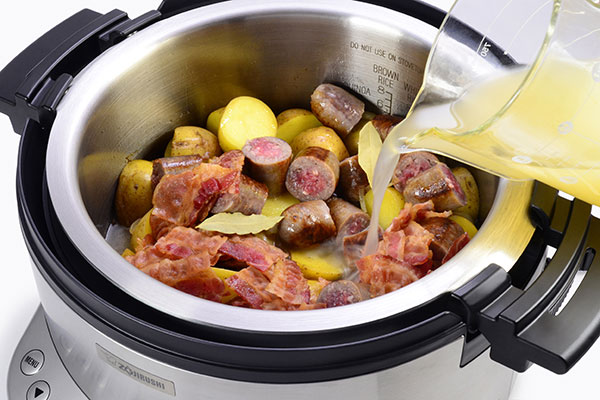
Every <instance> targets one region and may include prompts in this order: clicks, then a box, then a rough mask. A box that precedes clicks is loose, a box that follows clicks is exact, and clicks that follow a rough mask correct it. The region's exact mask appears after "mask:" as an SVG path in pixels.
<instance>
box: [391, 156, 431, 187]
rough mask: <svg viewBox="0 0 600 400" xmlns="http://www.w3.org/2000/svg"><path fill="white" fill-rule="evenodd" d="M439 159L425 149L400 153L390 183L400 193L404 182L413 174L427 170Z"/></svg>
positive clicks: (412, 176) (413, 175)
mask: <svg viewBox="0 0 600 400" xmlns="http://www.w3.org/2000/svg"><path fill="white" fill-rule="evenodd" d="M439 162H440V161H439V160H438V158H437V157H436V156H435V155H433V154H431V153H428V152H426V151H415V152H414V153H407V154H402V156H400V159H399V160H398V164H396V168H395V169H394V175H393V176H392V185H393V186H394V188H395V189H396V190H397V191H399V192H400V193H402V191H404V187H405V186H406V183H407V182H408V181H409V180H411V179H412V178H414V177H415V176H417V175H419V174H421V173H423V172H425V171H427V170H428V169H429V168H431V167H433V166H435V165H436V164H438V163H439Z"/></svg>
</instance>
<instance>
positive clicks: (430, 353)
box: [0, 0, 600, 400]
mask: <svg viewBox="0 0 600 400" xmlns="http://www.w3.org/2000/svg"><path fill="white" fill-rule="evenodd" d="M444 17H445V15H444V13H443V12H441V11H440V10H438V9H436V8H434V7H431V6H429V5H427V4H425V3H422V2H420V1H416V0H403V1H401V2H400V1H392V0H388V1H385V0H382V1H373V2H371V3H366V2H355V1H345V0H343V1H319V0H304V1H302V2H297V1H287V0H285V1H276V0H264V1H250V0H232V1H226V2H202V1H194V0H165V1H164V2H163V4H162V5H161V6H160V7H159V8H158V10H154V11H150V12H148V13H146V14H144V15H142V16H140V17H139V18H136V19H129V18H128V17H127V15H126V14H125V13H123V12H122V11H119V10H114V11H112V12H109V13H108V14H105V15H101V14H99V13H96V12H93V11H90V10H83V11H81V12H79V13H77V14H76V15H74V16H73V17H71V18H69V19H67V20H66V21H64V22H63V23H61V24H59V25H57V26H56V27H55V28H54V29H52V30H51V31H49V32H48V33H47V34H46V35H45V36H43V37H41V38H40V39H39V40H38V41H36V42H35V43H33V44H32V45H31V46H30V47H29V48H27V49H26V50H25V51H24V52H23V53H22V54H20V55H19V56H17V57H16V58H15V59H14V60H13V61H12V62H11V63H10V64H9V65H8V66H7V67H6V68H5V69H4V70H3V71H1V72H0V111H2V112H3V113H6V114H8V115H9V116H10V118H11V121H12V123H13V126H14V129H15V131H16V132H17V133H18V134H20V135H21V146H20V150H19V162H18V163H19V164H18V173H17V195H18V202H19V214H20V220H21V224H22V228H23V229H22V230H23V234H24V237H25V240H26V243H27V246H28V249H29V252H30V254H31V258H32V261H33V270H34V273H35V278H36V282H37V286H38V290H39V293H40V297H41V300H42V306H43V309H41V310H40V311H39V312H38V314H36V316H35V317H34V319H33V321H32V323H31V327H30V329H29V330H28V333H27V334H26V335H25V336H24V337H23V339H22V341H21V343H20V345H19V347H18V348H17V350H16V352H15V355H14V358H13V360H12V362H11V366H10V376H9V382H8V389H9V398H10V399H11V400H12V399H19V398H23V396H24V393H27V394H28V395H29V393H30V392H31V393H32V396H34V397H31V398H37V399H40V398H44V397H41V396H45V395H49V396H50V398H56V399H75V400H76V399H86V398H89V399H94V400H95V399H116V398H120V399H142V398H143V399H161V400H162V399H173V398H179V399H192V398H193V399H222V398H233V399H264V398H281V399H290V400H291V399H306V398H315V399H323V398H333V399H344V400H350V399H411V400H414V399H455V398H461V399H464V400H467V399H477V400H483V399H506V398H507V397H508V394H509V391H510V388H511V381H512V379H513V376H514V371H524V370H526V369H527V368H528V367H529V366H530V365H531V364H532V363H536V364H538V365H541V366H543V367H545V368H548V369H550V370H552V371H554V372H557V373H565V372H567V371H568V370H569V368H571V367H572V366H573V364H574V363H576V362H577V360H578V359H579V358H580V357H581V356H582V355H583V354H584V353H585V351H587V349H589V347H590V346H591V345H592V343H593V342H594V341H595V340H596V338H597V337H598V334H599V328H600V313H599V312H600V302H598V301H596V296H597V293H598V292H599V291H600V277H599V276H597V275H598V274H599V273H600V266H597V265H596V264H598V260H597V259H596V258H595V254H596V250H595V249H596V248H599V240H600V222H599V221H598V220H597V219H595V218H594V217H592V216H591V207H590V205H588V204H585V203H583V202H581V201H578V200H574V201H569V200H567V199H565V198H563V197H560V196H558V195H557V192H556V191H555V190H554V189H552V188H549V187H546V186H544V185H541V184H534V183H533V182H509V181H506V180H503V179H498V178H496V177H494V176H491V175H488V174H486V173H483V172H480V171H477V172H476V174H475V175H476V178H477V180H478V184H479V187H480V191H481V202H482V207H481V208H482V210H481V216H480V217H481V218H480V219H481V220H484V222H483V224H482V226H481V228H480V231H479V233H478V234H477V236H476V237H475V238H474V239H473V240H472V241H471V242H470V243H469V244H468V245H467V247H466V248H464V249H463V250H462V251H461V252H460V253H459V254H458V255H456V256H455V257H454V258H453V259H452V260H451V261H449V262H448V263H446V264H444V265H443V266H442V267H441V268H439V269H437V270H436V271H434V272H433V273H431V274H429V275H428V276H426V277H424V278H422V279H421V280H419V281H417V282H415V283H413V284H411V285H409V286H407V287H405V288H403V289H400V290H398V291H396V292H393V293H390V294H387V295H385V296H382V297H378V298H375V299H372V300H368V301H365V302H362V303H357V304H353V305H349V306H343V307H338V308H333V309H322V310H312V311H297V312H281V311H262V310H252V309H244V308H236V307H230V306H226V305H222V304H218V303H214V302H209V301H205V300H203V299H200V298H196V297H193V296H190V295H187V294H185V293H183V292H180V291H177V290H175V289H172V288H170V287H168V286H166V285H163V284H162V283H160V282H158V281H156V280H154V279H152V278H150V277H149V276H147V275H145V274H144V273H142V272H140V271H139V270H137V269H136V268H134V267H132V266H131V265H129V264H128V263H127V262H126V261H125V260H124V259H123V258H122V257H121V256H120V255H119V251H120V250H122V248H119V247H120V246H122V240H121V241H119V239H118V232H114V229H113V228H112V226H111V221H112V220H113V211H112V204H113V194H114V190H115V186H116V182H117V178H118V175H119V173H120V171H121V169H122V168H123V166H124V165H125V163H126V162H127V161H128V160H130V159H132V158H138V157H143V156H145V155H147V154H150V153H151V152H152V149H156V148H157V147H158V146H161V145H164V144H165V143H166V141H167V140H168V132H170V131H172V130H173V129H174V128H175V127H177V126H181V125H188V124H201V123H203V122H204V121H205V119H206V117H207V115H208V113H209V112H211V111H212V110H214V109H216V108H218V107H220V106H222V105H223V104H226V103H227V102H228V101H229V100H230V99H231V98H233V97H235V96H239V95H252V96H255V97H258V98H260V99H262V100H263V101H264V102H265V103H267V104H269V105H270V106H271V107H272V108H273V109H274V111H275V112H279V111H281V110H284V109H286V108H291V107H305V108H306V107H307V106H308V99H309V97H310V93H311V91H312V90H313V88H314V87H316V86H317V85H318V84H320V83H322V82H333V83H337V84H340V85H343V86H344V87H347V88H349V89H351V90H352V91H354V92H355V93H356V94H358V95H360V96H361V97H362V98H363V99H364V100H366V102H367V104H368V108H370V109H371V110H374V111H378V112H383V113H389V114H398V115H403V114H405V113H406V112H407V110H408V108H409V106H410V104H411V102H412V100H413V98H414V96H415V95H416V93H417V91H418V89H419V87H420V83H421V81H422V78H423V71H424V67H425V63H426V60H427V56H428V51H429V49H430V47H431V46H432V43H433V41H434V39H435V36H436V32H437V28H438V26H439V25H440V24H441V23H442V21H443V19H444ZM463 31H464V38H463V42H464V43H465V45H473V46H477V45H478V43H479V41H480V39H481V35H480V34H478V33H477V32H475V31H474V30H472V29H470V28H469V27H468V26H466V25H465V26H464V30H463ZM488 60H489V61H488V62H511V61H510V57H507V56H506V55H504V54H495V55H493V57H488ZM455 61H456V60H455ZM465 68H469V66H465ZM107 238H108V240H107ZM549 247H553V248H555V249H557V250H556V253H555V255H554V257H553V258H552V259H548V258H547V249H548V248H549ZM580 270H588V272H587V275H586V277H585V279H584V280H583V283H582V284H581V285H580V286H579V288H578V290H577V292H576V293H575V295H574V296H573V298H572V299H571V300H570V301H569V302H568V304H567V305H566V306H565V307H564V309H562V310H561V312H560V313H557V311H558V310H559V308H561V306H562V303H563V299H564V297H565V295H566V293H567V291H568V290H569V288H570V286H571V282H572V280H573V277H574V275H575V273H576V272H577V271H580ZM25 371H27V372H28V373H25ZM29 372H31V373H29ZM39 382H43V383H44V384H45V386H43V385H42V386H39V385H41V383H39ZM35 385H38V386H35ZM34 389H35V390H34ZM36 394H37V396H35V395H36ZM28 398H29V397H28Z"/></svg>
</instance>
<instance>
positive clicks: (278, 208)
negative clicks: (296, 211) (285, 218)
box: [261, 192, 300, 217]
mask: <svg viewBox="0 0 600 400" xmlns="http://www.w3.org/2000/svg"><path fill="white" fill-rule="evenodd" d="M298 203H300V200H298V199H297V198H295V197H294V196H292V195H291V194H289V193H288V192H285V193H284V194H281V195H279V196H276V197H269V198H267V201H266V202H265V205H264V206H263V209H262V212H261V214H263V215H266V216H267V217H279V216H280V215H281V213H282V212H283V210H285V209H286V208H288V207H290V206H293V205H294V204H298Z"/></svg>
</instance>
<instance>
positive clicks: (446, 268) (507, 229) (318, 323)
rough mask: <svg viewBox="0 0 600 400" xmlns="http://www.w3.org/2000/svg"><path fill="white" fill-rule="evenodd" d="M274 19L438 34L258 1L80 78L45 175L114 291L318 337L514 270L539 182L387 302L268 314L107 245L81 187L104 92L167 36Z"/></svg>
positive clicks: (198, 19) (147, 35)
mask: <svg viewBox="0 0 600 400" xmlns="http://www.w3.org/2000/svg"><path fill="white" fill-rule="evenodd" d="M267 12H269V13H273V12H292V13H294V12H295V13H297V12H310V13H316V14H334V15H343V16H346V17H349V18H358V19H369V18H368V17H364V16H365V15H373V16H375V15H376V16H377V18H376V22H377V23H378V24H382V25H383V26H386V25H387V26H390V27H395V26H398V25H401V26H403V27H407V26H408V27H410V30H411V33H416V34H418V35H419V36H421V37H423V38H425V40H427V42H430V43H433V39H434V37H435V33H436V31H437V30H436V29H435V28H433V27H431V26H428V25H426V24H425V23H423V22H421V21H419V20H416V19H414V18H412V17H409V16H406V15H403V14H400V13H397V12H395V11H391V10H388V9H386V10H385V12H382V9H381V7H379V6H375V5H370V4H366V3H359V2H354V1H347V5H344V6H340V2H327V3H324V2H322V1H319V0H304V1H303V2H302V3H298V2H295V1H290V0H284V1H275V0H270V1H266V2H261V3H260V4H257V3H256V2H254V1H252V0H234V1H228V2H224V3H218V4H213V5H210V6H205V7H202V8H200V9H195V10H191V11H188V12H185V13H182V14H179V15H176V16H173V17H170V18H168V19H166V20H163V21H160V22H157V23H155V24H154V25H152V26H150V27H148V28H146V29H144V30H143V31H141V32H138V33H137V34H135V35H133V36H132V37H130V38H128V39H127V40H125V41H123V42H122V43H120V44H119V45H117V46H115V47H113V48H111V49H109V50H108V51H106V52H105V53H103V54H102V55H101V56H100V57H98V58H97V59H96V60H95V61H94V62H92V63H91V64H90V65H88V66H87V67H86V68H85V69H84V70H83V71H82V72H81V73H80V74H79V75H78V76H77V77H76V78H75V79H74V81H73V83H72V85H71V87H70V88H69V90H68V92H67V93H66V95H65V96H64V98H63V99H62V101H61V102H60V104H59V105H58V107H57V116H56V120H55V122H54V125H53V127H52V130H51V134H50V139H49V143H48V150H47V159H46V175H47V180H48V188H49V192H50V197H51V199H52V203H53V205H54V208H55V211H56V214H57V216H58V218H59V219H60V221H61V223H62V225H63V228H64V230H65V232H66V233H67V235H68V236H69V238H70V240H71V241H72V243H73V244H74V245H75V247H76V248H77V249H78V250H79V252H81V254H82V255H83V256H84V257H85V258H86V259H87V260H88V261H89V262H90V263H91V264H92V265H93V266H94V267H95V268H96V269H97V270H98V271H99V272H100V273H102V274H103V275H104V276H105V277H106V278H107V279H108V280H109V281H111V282H112V283H113V284H114V285H116V286H117V287H119V288H120V289H121V290H123V291H124V292H126V293H128V294H129V295H131V296H132V297H134V298H136V299H138V300H140V301H142V302H144V303H146V304H148V305H150V306H151V307H153V308H155V309H157V310H160V311H162V312H164V313H167V314H169V315H172V316H175V317H177V318H180V319H182V320H186V321H189V322H193V323H198V324H204V325H211V326H217V327H218V326H222V327H229V328H234V329H241V330H250V331H269V332H306V331H311V332H314V331H323V330H331V329H339V328H346V327H349V326H355V325H360V324H365V323H369V322H372V321H376V320H381V319H384V318H387V317H390V316H392V315H395V314H398V313H401V312H403V311H406V310H408V309H411V308H414V307H417V306H419V305H421V304H423V303H425V302H427V301H429V300H431V299H433V298H436V297H437V296H439V295H441V294H443V293H445V292H448V291H452V290H454V289H456V288H458V287H460V286H461V285H463V284H464V283H466V282H468V281H469V280H470V279H471V278H473V277H474V276H476V275H477V274H478V273H479V272H481V271H482V270H483V269H485V268H486V267H487V266H488V265H489V264H491V263H495V264H498V265H499V266H501V267H502V268H504V269H505V270H509V269H510V268H511V267H512V265H513V264H514V263H515V262H516V260H517V259H518V257H519V256H520V255H521V253H522V251H523V250H524V249H525V247H526V245H527V243H528V242H529V240H530V238H531V236H532V234H533V231H534V228H533V226H532V225H531V224H530V222H529V219H528V217H527V210H528V205H529V201H528V200H529V198H530V195H531V190H532V183H531V182H509V181H506V180H500V183H499V186H498V189H497V193H496V198H495V200H494V204H493V207H492V209H491V210H490V212H489V214H488V218H486V220H485V221H484V224H483V225H482V226H481V228H480V230H479V233H478V235H477V236H476V237H475V238H474V239H473V240H472V241H471V242H470V243H469V244H468V245H467V247H465V248H464V249H463V250H462V251H461V252H459V253H458V254H457V255H456V256H455V257H454V258H453V259H452V260H450V261H449V262H447V263H446V264H444V265H443V266H442V267H440V268H439V269H437V270H436V271H433V272H432V273H431V274H429V275H427V276H425V277H424V278H422V279H420V280H418V281H417V282H414V283H412V284H411V285H408V286H406V287H404V288H402V289H400V290H397V291H395V292H392V293H390V294H387V295H385V296H381V297H377V298H375V299H371V300H368V301H365V302H361V303H356V304H352V305H349V306H344V307H338V308H333V309H320V310H311V311H295V312H288V311H264V310H253V309H246V308H239V307H232V306H227V305H224V304H220V303H215V302H211V301H207V300H203V299H200V298H197V297H194V296H191V295H188V294H186V293H183V292H181V291H179V290H176V289H173V288H171V287H169V286H167V285H164V284H163V283H161V282H159V281H157V280H155V279H153V278H151V277H150V276H148V275H146V274H144V273H143V272H141V271H140V270H138V269H136V268H135V267H133V266H132V265H130V264H129V263H128V262H127V261H126V260H125V259H123V258H122V257H121V256H120V255H119V254H118V253H117V252H116V251H115V250H114V249H113V248H112V247H111V246H110V245H109V244H108V243H107V242H106V240H105V238H104V237H103V236H102V235H101V234H100V232H99V231H98V229H97V228H96V226H95V225H94V223H93V221H92V220H91V218H90V217H89V215H88V212H87V210H86V208H85V205H84V203H83V200H82V197H81V192H80V190H79V185H78V182H79V177H78V165H79V162H80V157H81V155H80V152H79V149H80V148H81V143H82V141H83V135H82V132H84V131H85V126H86V123H87V121H88V119H89V118H90V116H91V115H92V113H93V110H94V109H95V105H96V104H97V102H98V100H99V99H100V98H101V96H102V94H103V93H104V90H105V89H106V88H107V87H108V86H109V85H110V84H111V83H112V82H113V80H114V79H115V77H118V76H119V75H120V74H121V73H122V72H123V71H126V70H127V68H128V67H129V66H131V65H134V64H135V63H136V61H137V60H140V59H143V57H144V56H145V55H147V54H150V53H151V52H152V51H153V49H155V48H156V47H157V46H159V45H160V44H161V43H163V42H164V41H165V40H167V39H169V38H172V37H177V36H178V35H181V34H183V33H185V32H187V31H189V30H193V29H194V28H195V27H197V26H203V25H209V24H215V23H219V22H220V21H224V20H227V19H231V18H236V17H244V16H249V15H252V14H262V13H267ZM373 21H375V18H373ZM405 29H406V28H405ZM108 301H110V300H109V299H108Z"/></svg>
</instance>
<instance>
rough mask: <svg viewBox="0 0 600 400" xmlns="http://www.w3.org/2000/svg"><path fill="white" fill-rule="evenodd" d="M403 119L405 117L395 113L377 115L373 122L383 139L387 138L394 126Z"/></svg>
mask: <svg viewBox="0 0 600 400" xmlns="http://www.w3.org/2000/svg"><path fill="white" fill-rule="evenodd" d="M403 120H404V118H403V117H395V116H393V115H377V116H376V117H375V118H373V120H372V121H371V122H372V123H373V127H374V128H375V130H377V133H379V136H380V137H381V140H385V138H386V137H387V136H388V135H389V134H390V131H391V130H392V128H394V127H395V126H396V125H398V124H399V123H400V122H402V121H403Z"/></svg>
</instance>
